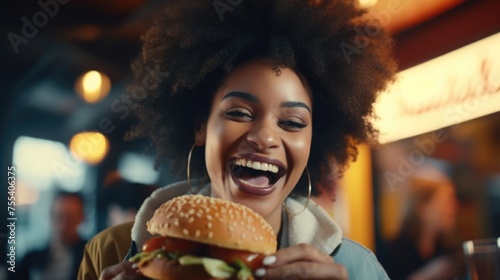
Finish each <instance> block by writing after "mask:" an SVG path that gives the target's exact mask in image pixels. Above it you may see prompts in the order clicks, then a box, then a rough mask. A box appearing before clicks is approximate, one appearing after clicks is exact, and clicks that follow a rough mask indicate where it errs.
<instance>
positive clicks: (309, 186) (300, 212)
mask: <svg viewBox="0 0 500 280" xmlns="http://www.w3.org/2000/svg"><path fill="white" fill-rule="evenodd" d="M306 174H307V184H308V190H307V200H306V204H305V205H304V208H302V210H300V211H299V212H297V213H291V212H290V211H288V209H287V208H286V204H285V201H283V207H284V208H285V211H286V212H287V213H288V214H290V215H294V216H295V215H300V214H302V213H303V212H304V211H305V210H306V209H307V206H308V205H309V200H310V199H311V191H312V186H311V173H309V168H308V167H306Z"/></svg>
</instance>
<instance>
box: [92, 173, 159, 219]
mask: <svg viewBox="0 0 500 280" xmlns="http://www.w3.org/2000/svg"><path fill="white" fill-rule="evenodd" d="M154 189H155V187H154V186H150V185H146V184H141V183H131V182H128V181H126V180H124V179H122V178H119V177H115V178H114V179H113V180H111V181H109V180H108V182H105V187H104V189H103V191H102V195H101V198H100V205H101V207H102V208H103V210H104V211H105V213H106V214H107V221H106V226H107V227H110V226H115V225H119V224H123V223H126V222H131V221H134V219H135V215H136V214H137V211H139V208H140V207H141V204H142V203H143V202H144V200H145V199H146V198H147V197H149V195H150V194H151V193H152V192H153V190H154Z"/></svg>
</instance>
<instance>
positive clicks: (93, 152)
mask: <svg viewBox="0 0 500 280" xmlns="http://www.w3.org/2000/svg"><path fill="white" fill-rule="evenodd" d="M69 149H70V151H71V153H72V154H73V156H75V157H76V158H78V159H81V160H82V161H84V162H86V163H88V164H92V165H94V164H98V163H100V162H101V161H102V159H103V158H104V157H105V156H106V154H107V153H108V150H109V141H108V139H107V138H106V137H105V136H104V135H102V134H101V133H99V132H80V133H78V134H76V135H75V136H73V138H71V141H70V143H69Z"/></svg>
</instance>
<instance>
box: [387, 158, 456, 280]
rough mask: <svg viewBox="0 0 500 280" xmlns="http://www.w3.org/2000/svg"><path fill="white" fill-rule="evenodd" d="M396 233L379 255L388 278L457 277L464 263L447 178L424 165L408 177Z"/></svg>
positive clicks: (438, 171) (412, 279) (454, 202)
mask: <svg viewBox="0 0 500 280" xmlns="http://www.w3.org/2000/svg"><path fill="white" fill-rule="evenodd" d="M408 180H409V187H408V192H407V198H406V201H405V204H404V205H405V208H406V209H404V214H403V220H402V226H401V229H400V232H399V235H398V236H397V237H396V238H395V239H394V240H392V241H391V242H390V244H389V252H388V253H389V254H388V256H387V259H381V262H382V264H383V265H384V267H385V268H386V270H387V272H388V274H389V277H391V279H395V280H398V279H410V280H418V279H457V278H456V277H457V276H459V275H461V274H462V273H463V272H462V268H463V266H462V265H461V263H462V261H461V260H460V259H461V258H460V257H459V255H457V254H456V253H458V252H459V248H458V247H456V244H457V243H456V242H455V241H456V240H455V238H454V231H455V228H456V222H457V212H458V200H457V198H456V194H455V188H454V185H453V184H452V182H451V180H450V178H449V177H448V176H447V175H445V174H444V173H443V172H441V171H440V170H439V169H438V168H436V167H434V166H431V165H424V166H422V167H421V168H419V169H417V170H416V171H415V173H414V174H413V176H412V177H411V178H409V179H408Z"/></svg>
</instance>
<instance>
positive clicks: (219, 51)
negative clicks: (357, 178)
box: [80, 0, 395, 279]
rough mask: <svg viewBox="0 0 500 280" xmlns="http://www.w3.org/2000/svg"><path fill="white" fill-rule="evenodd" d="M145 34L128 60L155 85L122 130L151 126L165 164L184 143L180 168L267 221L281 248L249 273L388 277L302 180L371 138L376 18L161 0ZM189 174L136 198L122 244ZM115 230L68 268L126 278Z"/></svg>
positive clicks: (381, 50)
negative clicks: (138, 203)
mask: <svg viewBox="0 0 500 280" xmlns="http://www.w3.org/2000/svg"><path fill="white" fill-rule="evenodd" d="M143 39H144V46H143V49H142V53H141V56H140V57H139V58H138V59H137V60H136V61H135V62H134V64H133V69H134V71H135V74H136V76H137V78H138V79H139V81H142V82H143V84H147V85H155V86H149V87H147V88H148V92H147V97H145V98H144V99H142V100H138V101H137V105H138V106H137V113H138V116H139V118H140V123H139V124H138V125H137V126H136V127H134V129H133V130H132V132H131V134H130V136H132V137H141V136H149V137H151V139H152V140H153V143H154V144H155V146H156V148H157V151H158V158H159V160H161V159H166V158H168V159H169V160H172V161H174V162H176V163H179V164H178V165H176V166H185V165H183V164H181V163H185V161H186V155H188V154H189V158H190V159H192V160H191V161H192V162H191V164H190V165H189V166H188V174H190V176H194V175H193V174H194V173H197V175H199V176H198V177H203V176H204V174H205V173H207V174H208V177H209V181H210V183H208V184H207V185H206V186H205V187H202V188H201V190H199V191H198V192H201V193H203V194H206V195H211V196H215V197H220V198H223V199H227V200H231V201H234V202H238V203H241V204H244V205H246V206H248V207H250V208H252V209H253V210H255V211H256V212H257V213H259V214H260V215H262V216H263V217H264V218H265V219H266V220H267V221H268V222H269V224H270V225H271V226H272V227H273V229H274V231H275V233H276V234H277V235H278V241H279V251H278V252H277V253H276V254H275V255H274V256H269V257H268V258H266V259H265V261H264V263H263V264H262V268H261V269H258V270H257V271H256V272H255V275H256V276H257V277H258V278H259V279H261V278H262V279H282V278H283V277H301V279H304V278H306V277H307V278H308V279H347V274H349V277H350V279H386V278H387V276H386V274H385V271H384V270H383V269H382V268H381V266H380V265H379V264H378V261H377V260H376V258H375V257H374V255H373V254H372V253H371V252H369V250H367V249H365V248H364V247H362V246H360V245H358V244H356V243H354V242H352V241H350V240H347V239H343V238H342V233H341V230H340V228H339V227H338V226H337V224H336V223H335V222H334V221H332V220H331V219H330V218H329V216H328V215H327V214H326V213H325V212H324V211H322V210H321V209H320V208H319V207H318V206H317V205H315V204H314V203H312V202H311V201H309V197H310V195H311V194H312V195H317V194H318V192H317V190H316V188H314V187H312V188H311V185H310V184H308V181H310V180H312V181H313V182H322V184H323V185H324V181H325V180H326V179H327V177H328V175H329V174H328V172H325V170H331V169H332V166H330V164H329V162H330V161H331V159H332V157H333V158H334V159H335V162H337V163H338V164H339V165H341V166H345V165H347V162H348V160H350V159H354V158H355V157H356V148H355V145H356V144H358V143H360V142H365V141H369V140H372V139H374V136H376V130H375V129H374V128H373V127H372V125H371V124H370V122H369V121H368V119H369V118H371V117H372V104H373V102H374V101H375V99H376V96H377V93H378V92H379V91H380V90H383V89H384V88H385V87H386V85H387V83H388V82H389V81H390V80H391V79H392V78H393V76H394V72H395V66H394V63H393V60H392V59H391V56H390V52H391V51H390V49H391V40H390V38H389V36H388V35H387V34H386V33H385V31H383V30H382V28H381V27H380V26H379V25H378V23H377V22H376V21H373V20H368V19H367V17H366V15H365V11H363V10H360V9H358V8H357V6H356V2H355V1H304V0H297V1H290V0H287V1H285V0H283V1H228V2H227V3H226V2H223V1H214V2H210V1H170V3H169V5H167V6H166V8H165V9H164V11H163V13H162V14H161V15H160V17H159V18H158V21H157V22H156V25H155V26H154V27H153V28H152V29H151V30H150V31H149V32H148V33H147V34H146V35H145V37H144V38H143ZM155 69H156V71H157V72H156V74H155V73H152V72H154V70H155ZM153 76H154V77H155V78H154V79H152V78H151V77H153ZM152 88H154V89H153V90H151V89H152ZM136 89H137V88H136ZM193 143H194V146H193ZM249 162H250V164H249ZM246 166H249V167H246ZM179 169H180V172H186V170H185V169H182V168H179ZM340 170H341V171H342V170H343V169H342V168H340ZM341 171H340V172H339V174H337V175H341ZM309 176H310V177H309ZM308 177H309V178H308ZM301 178H302V179H301ZM192 181H193V180H190V178H188V182H181V183H178V184H175V185H173V186H167V187H165V188H162V189H160V190H158V191H157V192H155V193H154V194H153V195H152V197H151V198H149V199H148V200H146V202H145V204H144V205H143V206H142V207H141V211H140V213H139V214H138V218H137V219H136V222H135V224H134V226H133V229H132V238H131V239H132V240H133V241H134V242H133V245H132V247H131V250H132V251H135V250H136V249H137V248H140V247H141V245H142V242H143V241H144V240H145V238H147V237H148V236H147V233H144V231H143V230H141V229H142V228H143V227H144V223H145V221H146V220H147V219H148V218H149V217H151V215H152V211H153V209H154V207H155V206H156V207H157V206H158V205H159V204H160V203H162V202H164V201H166V200H168V199H170V198H172V197H174V196H176V195H181V194H184V193H188V192H189V191H190V189H192V190H193V192H196V191H197V190H198V188H199V186H200V184H195V183H193V182H192ZM290 195H292V196H293V195H295V196H297V199H292V198H289V196H290ZM299 197H303V198H299ZM285 202H286V203H285ZM127 229H128V228H126V226H124V227H122V228H121V229H119V230H117V229H112V230H109V231H106V232H104V233H101V234H100V235H98V236H97V237H96V238H94V240H93V241H92V242H90V243H89V245H88V247H87V251H86V254H85V256H84V261H83V263H82V268H81V271H80V272H81V273H80V279H96V278H97V275H99V274H101V277H100V279H126V277H127V276H128V277H130V275H132V276H133V275H135V269H133V268H132V266H131V264H130V263H127V262H123V263H119V264H116V263H117V262H118V260H119V259H121V258H123V257H124V255H125V254H123V249H121V248H122V247H123V246H122V245H121V244H120V245H116V243H118V241H117V240H122V239H123V240H125V239H127V238H124V237H123V235H122V234H118V232H120V233H123V232H126V231H127ZM120 230H121V231H120ZM125 234H127V233H125ZM129 239H130V237H129ZM107 248H112V249H111V250H107ZM110 251H112V252H113V254H111V253H109V252H110ZM103 254H105V257H103ZM120 254H122V255H121V256H119V257H117V256H116V255H120ZM103 260H105V261H103ZM109 260H113V261H115V263H112V262H111V261H109ZM112 264H114V265H112ZM108 265H112V266H111V267H107V266H108ZM106 267H107V268H106ZM101 271H102V273H101Z"/></svg>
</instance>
